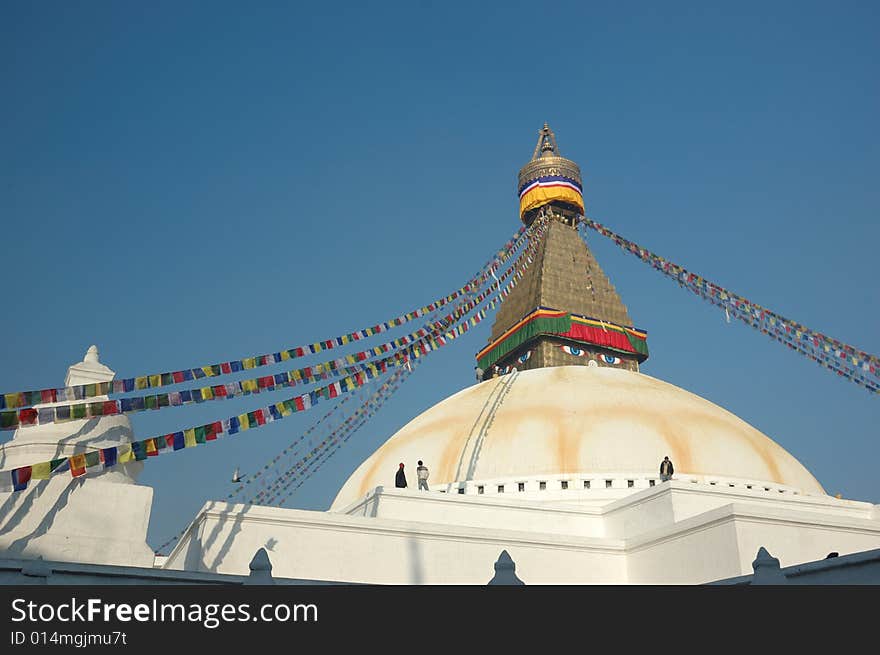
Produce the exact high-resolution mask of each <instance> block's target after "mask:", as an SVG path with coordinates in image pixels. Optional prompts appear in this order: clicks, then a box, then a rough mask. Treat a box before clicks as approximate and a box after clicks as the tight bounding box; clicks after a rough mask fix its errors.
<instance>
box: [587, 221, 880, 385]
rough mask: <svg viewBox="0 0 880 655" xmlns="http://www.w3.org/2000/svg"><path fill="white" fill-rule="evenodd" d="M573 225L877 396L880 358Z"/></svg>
mask: <svg viewBox="0 0 880 655" xmlns="http://www.w3.org/2000/svg"><path fill="white" fill-rule="evenodd" d="M579 225H584V226H586V227H589V228H590V229H592V230H594V231H596V232H598V233H599V234H601V235H602V236H604V237H607V238H608V239H611V241H613V242H614V243H615V244H616V245H617V246H618V247H620V248H621V249H623V250H624V251H626V252H628V253H630V254H632V255H635V256H636V257H638V258H639V259H641V260H642V261H643V262H645V263H646V264H648V265H650V266H651V267H652V268H654V269H655V270H657V271H660V273H662V274H663V275H665V276H666V277H668V278H670V279H672V280H674V281H675V282H677V283H678V284H679V286H681V287H682V288H684V289H687V290H689V291H691V292H692V293H694V294H696V295H697V296H699V297H700V298H703V299H704V300H706V301H708V302H710V303H711V304H713V305H715V306H717V307H719V308H721V309H723V310H724V314H725V317H726V319H727V321H728V322H730V318H731V317H733V318H737V319H739V320H741V321H743V322H744V323H746V324H747V325H750V326H751V327H753V328H755V329H756V330H758V331H760V332H761V333H762V334H766V335H768V336H770V337H771V338H773V339H775V340H777V341H780V342H781V343H784V344H786V345H787V346H788V347H789V348H790V349H791V350H794V351H796V352H798V353H800V354H802V355H805V356H806V357H808V358H809V359H810V360H811V361H814V362H816V363H818V364H819V365H820V366H822V367H823V368H825V369H828V370H830V371H832V372H834V373H836V374H837V375H838V376H840V377H843V378H844V379H846V380H849V381H850V382H854V383H855V384H857V385H859V386H861V387H864V388H865V389H867V390H868V391H869V392H871V393H876V394H880V358H878V357H877V356H876V355H872V354H870V353H866V352H864V351H862V350H859V349H857V348H854V347H853V346H851V345H849V344H846V343H843V342H842V341H838V340H837V339H833V338H831V337H829V336H826V335H824V334H822V333H821V332H817V331H816V330H811V329H810V328H808V327H806V326H805V325H802V324H800V323H797V322H796V321H792V320H790V319H787V318H785V317H784V316H780V315H779V314H777V313H775V312H772V311H770V310H769V309H767V308H766V307H762V306H761V305H758V304H757V303H753V302H751V301H750V300H747V299H746V298H743V297H742V296H739V295H737V294H735V293H733V292H732V291H729V290H727V289H725V288H724V287H721V286H719V285H717V284H715V283H713V282H710V281H709V280H706V279H705V278H703V277H701V276H699V275H696V274H694V273H691V272H690V271H688V270H687V269H685V268H684V267H682V266H679V265H677V264H674V263H673V262H670V261H668V260H666V259H664V258H663V257H660V256H659V255H656V254H654V253H653V252H651V251H650V250H648V249H647V248H643V247H641V246H639V245H637V244H635V243H633V242H632V241H629V240H627V239H624V238H623V237H621V236H620V235H619V234H616V233H614V232H612V231H611V230H610V229H608V228H607V227H605V226H604V225H602V224H601V223H599V222H597V221H594V220H593V219H591V218H587V217H585V216H582V217H581V221H580V223H579Z"/></svg>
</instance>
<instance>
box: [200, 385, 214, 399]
mask: <svg viewBox="0 0 880 655" xmlns="http://www.w3.org/2000/svg"><path fill="white" fill-rule="evenodd" d="M201 391H202V400H213V399H214V392H213V391H212V390H211V387H202V389H201Z"/></svg>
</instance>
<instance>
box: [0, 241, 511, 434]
mask: <svg viewBox="0 0 880 655" xmlns="http://www.w3.org/2000/svg"><path fill="white" fill-rule="evenodd" d="M526 233H527V229H526V227H525V226H523V227H521V228H520V229H519V230H518V231H517V232H516V233H515V234H514V235H513V237H511V238H510V239H509V240H508V241H507V243H505V245H504V246H503V247H502V249H501V250H500V251H498V252H497V253H496V254H495V255H494V256H493V257H492V258H491V259H489V260H488V261H487V262H486V264H484V265H483V267H482V268H481V269H480V272H479V273H477V274H476V275H474V276H473V277H472V278H471V279H470V280H469V281H468V282H467V283H466V284H465V285H464V286H462V287H460V288H459V289H457V290H456V291H454V292H452V293H451V294H449V295H447V296H444V297H442V298H438V299H436V300H434V301H433V302H430V303H428V304H427V305H424V306H422V307H419V308H417V309H415V310H412V311H409V312H406V313H404V314H401V315H400V316H397V317H395V318H392V319H389V320H387V321H383V322H381V323H377V324H376V325H372V326H369V327H365V328H362V329H360V330H355V331H354V332H349V333H348V334H343V335H340V336H338V337H333V338H331V339H325V340H322V341H316V342H314V343H309V344H303V345H301V346H295V347H293V348H288V349H286V350H281V351H278V352H275V353H266V354H262V355H255V356H252V357H245V358H242V359H239V360H231V361H227V362H223V363H220V364H209V365H205V366H198V367H195V368H191V369H183V370H180V371H174V372H168V373H153V374H149V375H139V376H135V377H130V378H124V379H119V380H111V381H109V382H98V383H93V384H81V385H75V386H70V387H59V388H51V389H40V390H35V391H16V392H11V393H4V394H0V411H2V410H7V411H9V410H16V409H21V408H26V407H32V406H34V405H39V404H46V403H61V402H70V401H78V400H85V399H88V398H96V397H99V396H107V395H108V394H111V393H113V394H122V393H131V392H133V391H141V390H144V389H155V388H159V387H164V386H170V385H173V384H181V383H184V382H190V381H192V380H200V379H203V378H210V377H219V376H221V375H229V374H231V373H237V372H240V371H245V370H250V369H253V368H259V367H262V366H270V365H272V364H278V363H280V362H284V361H287V360H290V359H295V358H297V357H305V356H308V355H313V354H316V353H319V352H323V351H325V350H329V349H332V348H338V347H340V346H345V345H347V344H349V343H353V342H356V341H360V340H363V339H367V338H369V337H372V336H374V335H377V334H381V333H382V332H387V331H388V330H391V329H394V328H396V327H399V326H401V325H404V324H405V323H408V322H410V321H412V320H415V319H417V318H420V317H422V316H426V315H428V314H431V313H432V312H434V311H436V310H437V309H439V308H441V307H443V306H445V305H447V304H448V303H451V302H452V301H454V300H455V299H456V298H459V297H461V296H464V295H468V294H470V293H472V292H473V291H474V290H475V289H479V288H480V287H481V286H482V285H483V284H484V283H485V281H486V280H487V279H488V278H489V276H490V274H491V273H493V272H494V271H495V270H496V269H497V268H499V267H500V266H501V265H502V264H503V263H504V262H505V261H507V260H508V259H509V258H510V257H511V256H512V255H513V254H514V253H515V252H516V251H517V250H518V249H519V248H520V246H521V245H522V242H523V240H524V239H525V238H526ZM30 416H31V415H30V414H26V417H30ZM7 418H9V417H7ZM75 418H82V417H75ZM8 427H9V426H7V428H8Z"/></svg>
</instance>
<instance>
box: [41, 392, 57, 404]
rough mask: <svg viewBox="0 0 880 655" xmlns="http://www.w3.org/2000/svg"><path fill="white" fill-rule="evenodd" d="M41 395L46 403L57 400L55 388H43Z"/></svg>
mask: <svg viewBox="0 0 880 655" xmlns="http://www.w3.org/2000/svg"><path fill="white" fill-rule="evenodd" d="M40 396H41V397H42V399H43V402H44V403H54V402H56V399H55V398H56V397H55V389H43V390H42V391H41V392H40Z"/></svg>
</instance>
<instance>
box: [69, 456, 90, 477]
mask: <svg viewBox="0 0 880 655" xmlns="http://www.w3.org/2000/svg"><path fill="white" fill-rule="evenodd" d="M67 460H68V462H69V463H70V475H72V476H73V477H75V478H78V477H79V476H81V475H85V474H86V456H85V455H74V456H72V457H68V458H67Z"/></svg>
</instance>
